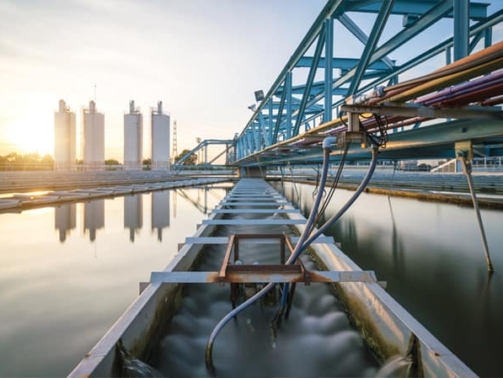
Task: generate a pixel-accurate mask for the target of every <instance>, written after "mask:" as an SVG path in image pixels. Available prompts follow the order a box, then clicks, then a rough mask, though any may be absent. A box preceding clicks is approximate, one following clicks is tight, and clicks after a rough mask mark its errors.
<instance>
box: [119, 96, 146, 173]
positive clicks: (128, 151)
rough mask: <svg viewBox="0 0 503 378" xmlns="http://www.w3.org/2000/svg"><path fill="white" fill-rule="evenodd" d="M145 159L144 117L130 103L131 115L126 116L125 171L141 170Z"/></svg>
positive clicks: (132, 102)
mask: <svg viewBox="0 0 503 378" xmlns="http://www.w3.org/2000/svg"><path fill="white" fill-rule="evenodd" d="M142 159H143V117H142V115H141V113H140V112H139V111H138V110H136V109H135V108H134V101H131V102H130V103H129V113H128V114H124V169H141V168H142Z"/></svg>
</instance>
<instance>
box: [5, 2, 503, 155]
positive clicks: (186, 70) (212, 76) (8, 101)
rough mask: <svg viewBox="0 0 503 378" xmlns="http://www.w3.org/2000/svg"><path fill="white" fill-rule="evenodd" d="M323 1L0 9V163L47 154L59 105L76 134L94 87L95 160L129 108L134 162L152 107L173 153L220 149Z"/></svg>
mask: <svg viewBox="0 0 503 378" xmlns="http://www.w3.org/2000/svg"><path fill="white" fill-rule="evenodd" d="M325 2H326V1H325V0H274V1H268V0H255V1H237V0H211V1H209V0H183V1H182V0H166V1H163V0H148V1H136V0H1V1H0V15H1V20H2V22H1V23H0V83H1V85H0V155H4V154H7V153H9V152H13V151H16V152H38V153H40V154H45V153H50V154H52V153H53V138H54V131H53V129H54V111H55V110H56V109H57V106H58V101H59V100H60V99H64V100H65V101H66V103H67V105H68V106H69V107H70V108H71V110H72V111H75V112H76V113H77V131H78V134H79V135H81V134H82V129H81V118H82V109H83V107H87V105H88V103H89V100H91V99H94V96H95V86H96V100H97V108H98V110H99V111H101V112H104V113H105V144H106V153H105V157H106V158H107V159H108V158H115V159H118V160H119V161H122V157H123V114H124V112H126V111H127V109H128V104H129V101H130V100H135V103H136V105H137V106H139V107H140V109H141V111H142V112H143V113H144V126H145V127H144V137H145V143H144V145H145V148H144V157H148V156H149V153H150V148H149V144H148V138H149V136H150V120H149V113H150V109H151V108H152V107H154V106H156V104H157V102H158V101H159V100H161V101H163V104H164V109H165V111H167V112H168V113H169V114H170V115H171V119H172V121H173V120H177V124H178V151H179V152H180V151H181V150H183V149H184V148H190V149H191V148H193V147H194V146H195V145H196V143H195V140H196V138H197V137H200V138H202V139H208V138H229V139H231V138H232V137H233V135H234V134H235V133H236V132H240V131H241V130H242V129H243V127H244V126H245V124H246V122H247V121H248V120H249V118H250V116H251V112H250V110H249V109H248V106H249V105H251V104H252V103H254V101H255V100H254V95H253V93H254V91H255V90H258V89H263V90H264V92H265V91H267V90H268V89H269V87H270V86H271V84H272V83H273V82H274V80H275V79H276V77H277V75H278V74H279V73H280V71H281V69H282V68H283V67H284V65H285V63H286V62H287V60H288V59H289V57H290V56H291V54H292V53H293V51H294V49H295V48H296V47H297V45H298V44H299V42H300V40H301V39H302V37H303V36H304V35H305V33H306V32H307V30H308V29H309V27H310V26H311V24H312V23H313V21H314V19H315V18H316V16H317V15H318V13H319V12H320V10H321V9H322V7H323V6H324V4H325ZM500 7H501V6H500ZM370 26H371V25H370ZM391 32H392V30H391ZM450 33H451V32H449V33H448V34H450ZM343 43H344V42H342V43H341V44H343ZM342 47H344V46H342ZM336 50H337V49H336ZM393 58H394V59H396V58H397V57H393ZM398 58H399V57H398ZM80 151H81V149H80V148H78V156H81V152H80Z"/></svg>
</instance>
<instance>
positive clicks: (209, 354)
mask: <svg viewBox="0 0 503 378" xmlns="http://www.w3.org/2000/svg"><path fill="white" fill-rule="evenodd" d="M334 139H335V138H334ZM378 148H379V147H378V145H373V147H372V161H371V164H370V167H369V170H368V172H367V175H366V176H365V177H364V179H363V180H362V182H361V183H360V185H359V186H358V188H357V189H356V191H355V193H354V194H353V196H352V197H351V198H350V199H349V200H348V202H347V203H346V204H345V205H344V206H343V207H342V208H341V209H340V210H339V211H338V212H337V213H336V214H335V215H333V216H332V217H331V218H330V219H329V220H328V221H327V222H325V224H324V225H323V226H321V227H320V228H319V229H318V231H317V232H315V233H314V234H313V235H311V236H310V237H308V235H309V234H310V232H311V230H312V227H313V224H314V221H315V219H316V217H317V214H318V212H317V209H318V208H319V205H320V202H321V198H322V193H323V191H319V192H318V195H317V196H316V200H315V203H314V205H313V208H312V211H311V213H310V215H309V219H308V220H307V222H306V226H305V228H304V232H303V233H302V235H301V236H300V238H299V241H298V242H297V245H296V246H295V249H294V251H293V253H292V254H291V255H290V257H289V258H288V261H287V262H286V264H289V265H291V264H293V263H295V261H296V260H297V258H298V257H299V256H300V254H301V253H302V252H303V251H304V250H305V249H306V248H307V247H308V246H309V245H310V244H311V243H312V242H313V241H314V240H316V238H318V236H320V235H321V234H323V232H325V231H326V230H327V229H328V228H329V227H330V226H331V225H332V224H333V223H334V222H336V221H337V220H338V219H339V218H340V217H341V216H342V215H343V214H344V213H345V212H346V211H347V209H348V208H349V207H350V206H351V205H352V204H353V203H354V202H355V201H356V199H357V198H358V197H359V196H360V194H361V193H362V192H363V190H364V189H365V187H366V186H367V184H368V182H369V181H370V179H371V178H372V175H373V173H374V170H375V167H376V165H377V156H378ZM329 160H330V148H329V147H325V142H324V146H323V173H322V176H321V180H320V187H324V186H325V184H326V179H327V175H328V166H329ZM274 286H275V284H274V283H269V284H267V285H266V286H265V287H264V288H263V289H262V290H260V291H259V292H258V293H256V294H255V295H254V296H253V297H251V298H249V299H247V300H246V301H245V302H243V303H241V304H240V305H239V306H238V307H236V308H235V309H233V310H232V311H231V312H229V313H228V314H227V315H225V316H224V317H223V318H222V319H221V320H220V322H218V324H217V325H216V326H215V328H214V329H213V331H212V332H211V334H210V337H209V339H208V342H207V344H206V350H205V363H206V367H207V369H208V370H209V371H210V372H211V373H212V374H213V373H214V372H215V366H214V365H213V345H214V342H215V339H216V337H217V336H218V334H219V332H220V330H221V329H222V328H223V327H224V326H225V325H226V324H227V323H228V322H229V321H230V320H231V319H232V318H233V317H235V316H236V315H237V314H239V313H240V312H241V311H243V310H244V309H245V308H247V307H248V306H250V305H252V304H253V303H255V302H256V301H257V300H259V299H260V298H262V297H263V296H264V295H266V294H267V293H269V292H270V291H271V290H272V289H273V288H274ZM286 291H287V290H286V286H285V288H284V289H283V293H285V292H286ZM282 301H283V300H282Z"/></svg>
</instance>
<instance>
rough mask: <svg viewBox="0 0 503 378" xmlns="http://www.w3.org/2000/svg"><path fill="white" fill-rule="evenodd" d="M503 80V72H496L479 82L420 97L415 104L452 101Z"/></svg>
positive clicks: (471, 82) (475, 81)
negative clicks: (458, 96)
mask: <svg viewBox="0 0 503 378" xmlns="http://www.w3.org/2000/svg"><path fill="white" fill-rule="evenodd" d="M502 78H503V70H501V71H496V72H494V73H492V74H491V75H487V76H484V77H482V78H480V79H477V80H472V81H469V82H467V83H463V84H460V85H457V86H454V87H450V88H446V89H444V90H441V91H440V92H437V93H433V94H430V95H427V96H424V97H420V98H418V99H417V100H415V101H414V102H415V103H420V104H423V105H432V104H434V103H436V102H439V101H443V100H446V99H450V98H451V97H453V96H454V95H456V94H459V93H466V91H471V90H474V89H475V88H477V89H481V88H484V86H485V85H486V84H487V87H490V86H493V85H494V84H496V83H495V81H499V80H501V79H502Z"/></svg>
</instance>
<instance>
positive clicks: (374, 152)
mask: <svg viewBox="0 0 503 378" xmlns="http://www.w3.org/2000/svg"><path fill="white" fill-rule="evenodd" d="M377 156H378V146H373V147H372V161H371V163H370V167H369V170H368V171H367V174H366V176H365V177H364V179H363V180H362V182H361V183H360V185H359V186H358V188H357V189H356V191H355V193H354V194H353V196H352V197H351V198H350V199H349V200H348V202H347V203H346V204H345V205H344V206H343V207H342V208H341V209H340V210H339V211H338V212H337V214H335V215H333V216H332V217H331V218H330V219H329V220H328V221H326V222H325V224H324V225H323V226H321V227H320V228H319V229H318V231H316V232H315V233H314V234H313V235H311V236H310V237H309V239H308V240H306V242H305V243H304V245H303V246H302V248H300V249H299V251H298V252H297V256H295V259H297V257H298V255H300V253H302V251H303V250H304V249H305V248H307V247H308V246H309V245H310V244H311V243H312V242H313V241H314V240H316V238H318V237H319V236H320V235H321V234H323V233H324V232H325V231H326V230H327V229H328V228H329V227H330V226H331V225H332V224H333V223H335V222H336V221H337V220H339V218H340V217H341V216H342V215H343V214H344V213H345V212H346V211H347V209H349V207H350V206H351V205H352V204H353V203H354V202H355V201H356V199H357V198H358V197H359V196H360V194H362V193H363V190H364V189H365V187H366V186H367V184H368V183H369V181H370V179H371V178H372V175H373V174H374V171H375V168H376V165H377Z"/></svg>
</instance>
